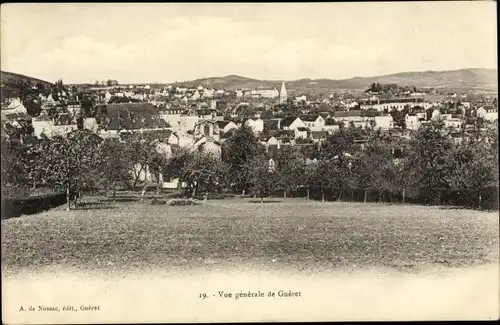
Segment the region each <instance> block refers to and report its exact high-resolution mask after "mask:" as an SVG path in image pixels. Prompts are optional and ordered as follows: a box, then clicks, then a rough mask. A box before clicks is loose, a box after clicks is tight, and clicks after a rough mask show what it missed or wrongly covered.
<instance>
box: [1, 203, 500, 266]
mask: <svg viewBox="0 0 500 325" xmlns="http://www.w3.org/2000/svg"><path fill="white" fill-rule="evenodd" d="M251 201H252V200H248V199H246V200H242V199H234V200H213V201H207V202H205V203H204V204H203V205H200V206H179V207H176V206H165V205H160V206H155V205H149V204H147V202H146V203H144V204H140V203H137V202H121V203H114V204H110V205H109V206H108V208H106V209H88V210H74V211H70V212H66V211H63V208H58V209H55V210H51V211H48V212H46V213H42V214H38V215H33V216H23V217H20V218H16V219H9V220H2V243H3V245H2V265H3V268H4V271H5V272H17V271H19V270H20V269H32V268H35V269H36V268H44V267H51V266H62V267H72V268H78V269H92V270H102V271H117V270H119V271H123V270H138V269H139V270H141V269H142V270H145V269H148V268H161V269H165V270H176V269H180V270H185V269H188V268H194V267H204V268H210V267H217V266H219V267H224V268H233V267H234V268H244V267H247V266H248V267H249V266H254V267H258V268H261V269H266V270H267V269H270V268H272V269H279V268H288V269H295V270H320V269H321V270H330V269H332V268H353V267H356V268H367V267H375V268H378V267H384V268H385V267H389V268H396V269H404V270H419V269H422V268H427V267H435V266H446V267H448V266H450V267H455V266H457V267H462V266H472V265H480V264H488V263H492V262H498V255H499V253H498V245H499V235H498V230H499V218H498V214H497V213H487V212H479V211H471V210H460V209H441V208H439V207H422V206H403V205H386V204H361V203H335V202H325V203H321V202H315V201H306V200H300V199H296V200H294V199H289V200H282V199H276V200H273V202H268V203H265V204H263V205H261V204H260V203H252V202H251Z"/></svg>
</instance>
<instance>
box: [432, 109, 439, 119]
mask: <svg viewBox="0 0 500 325" xmlns="http://www.w3.org/2000/svg"><path fill="white" fill-rule="evenodd" d="M440 119H441V112H439V109H437V108H436V109H434V110H433V111H432V116H431V120H433V121H438V120H440Z"/></svg>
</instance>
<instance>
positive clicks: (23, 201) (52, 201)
mask: <svg viewBox="0 0 500 325" xmlns="http://www.w3.org/2000/svg"><path fill="white" fill-rule="evenodd" d="M1 202H2V214H1V217H2V220H3V219H8V218H13V217H19V216H20V215H23V214H34V213H39V212H42V211H46V210H49V209H51V208H54V207H57V206H60V205H63V204H65V203H66V193H65V192H55V191H50V190H49V191H45V192H44V193H39V194H35V195H24V196H10V197H4V196H2V199H1Z"/></svg>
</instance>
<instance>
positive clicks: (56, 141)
mask: <svg viewBox="0 0 500 325" xmlns="http://www.w3.org/2000/svg"><path fill="white" fill-rule="evenodd" d="M447 132H448V131H447V130H446V128H444V127H443V125H442V124H441V123H439V122H433V123H430V124H428V125H425V126H422V127H421V129H419V130H418V132H416V133H415V134H413V135H412V137H411V138H410V139H405V138H397V140H396V139H395V138H393V137H388V136H383V135H382V134H380V132H372V133H371V134H370V136H369V137H368V139H367V140H366V141H364V142H363V143H361V141H360V133H359V131H358V130H355V129H350V128H349V129H341V130H340V131H338V132H336V133H334V134H331V135H329V136H328V138H327V139H326V140H325V141H324V142H322V143H321V144H319V145H302V146H284V147H283V148H281V149H280V150H277V151H276V155H275V156H274V157H273V158H274V159H272V160H271V159H270V157H269V153H268V152H267V151H266V149H265V147H264V146H262V145H261V144H260V143H259V142H258V140H257V139H256V138H255V136H254V135H253V133H252V131H251V130H250V129H249V128H246V127H242V128H239V129H237V130H235V131H233V132H232V133H231V135H230V136H229V138H228V139H227V140H226V141H225V142H224V143H223V145H222V154H221V156H220V157H219V156H218V155H216V154H213V153H210V152H206V151H205V150H203V147H200V148H198V150H191V149H186V148H176V147H174V148H172V149H171V150H173V152H172V154H169V153H168V152H167V151H168V148H169V147H168V146H167V145H166V144H164V143H162V142H161V141H159V140H158V139H157V138H158V137H155V136H154V135H148V134H147V133H144V134H131V135H130V136H128V137H126V138H125V139H124V141H117V140H110V139H106V140H103V139H101V138H99V137H98V136H96V135H95V134H93V133H91V132H90V131H86V130H77V131H74V132H72V133H70V134H69V135H68V136H67V137H65V138H63V137H54V138H52V139H42V140H41V141H40V142H38V143H35V144H30V145H26V144H24V145H22V144H20V143H18V142H14V141H9V140H7V139H5V138H2V189H4V188H6V187H9V186H12V185H18V186H24V187H37V186H40V185H42V186H50V187H57V188H59V189H63V190H65V191H66V193H67V200H68V208H69V207H70V205H71V204H70V203H71V202H73V204H76V199H77V198H78V197H79V195H78V193H80V192H82V191H83V190H92V189H96V188H101V189H105V190H106V193H107V192H108V190H112V191H113V193H115V190H116V188H118V187H120V186H127V187H129V188H132V189H135V188H136V187H137V185H139V184H142V185H143V188H142V193H141V198H142V197H143V196H144V193H145V191H146V187H147V186H148V185H150V184H148V182H143V181H142V177H141V174H143V173H144V172H145V171H146V170H149V172H150V173H151V174H153V175H155V176H157V177H155V178H156V185H157V190H159V189H160V187H161V179H162V177H161V176H160V175H162V176H163V178H164V179H167V180H171V179H178V180H179V184H181V183H184V184H186V186H185V187H184V191H185V195H186V196H196V195H198V194H200V193H205V192H217V191H222V190H223V189H228V190H231V191H233V192H235V193H243V194H245V193H248V194H253V195H255V196H258V197H260V198H261V199H263V198H264V197H266V196H268V195H271V194H273V193H276V192H277V191H282V192H283V195H284V196H285V197H286V196H289V195H293V194H294V193H297V192H298V191H304V192H305V194H304V195H307V197H309V195H310V194H311V195H316V194H318V195H320V196H321V199H322V200H325V195H326V193H327V192H328V193H329V194H330V195H332V196H333V197H335V198H336V199H337V200H339V201H340V200H344V199H349V198H353V197H355V196H356V195H358V198H359V194H360V193H362V194H361V195H362V199H361V200H362V201H367V197H368V196H369V194H370V193H377V200H379V201H382V200H385V201H402V202H407V201H409V200H413V201H415V200H416V201H418V202H420V203H428V204H440V203H444V202H448V201H449V200H448V199H447V197H446V195H449V193H451V192H453V193H455V194H456V192H458V191H460V192H461V193H462V195H463V194H464V193H468V194H470V195H472V196H473V199H472V201H473V204H475V205H478V204H481V200H482V197H484V195H485V194H487V193H488V192H491V191H492V190H493V191H498V168H497V167H498V165H497V162H498V139H497V128H496V127H495V128H493V129H491V130H490V131H488V132H487V133H485V134H483V135H482V136H481V137H473V138H471V139H464V141H463V142H462V143H461V144H455V143H454V142H452V141H451V139H450V137H449V135H448V133H447ZM365 136H366V135H365ZM395 148H397V149H399V151H402V152H403V153H404V154H403V155H400V156H399V157H398V158H397V159H395V158H394V157H395V156H394V149H395ZM446 193H448V194H446ZM113 197H114V194H113Z"/></svg>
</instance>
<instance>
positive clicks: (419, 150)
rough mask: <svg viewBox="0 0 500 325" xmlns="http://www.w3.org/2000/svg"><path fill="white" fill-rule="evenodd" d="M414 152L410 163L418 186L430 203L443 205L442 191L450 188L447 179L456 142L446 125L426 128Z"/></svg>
mask: <svg viewBox="0 0 500 325" xmlns="http://www.w3.org/2000/svg"><path fill="white" fill-rule="evenodd" d="M410 148H411V151H410V152H409V156H408V159H409V163H410V168H411V169H412V170H413V171H414V172H415V176H416V178H415V181H416V184H415V185H417V186H418V187H419V189H420V193H421V195H422V196H423V197H424V200H425V201H426V202H427V203H439V202H440V200H441V193H442V191H443V190H444V189H447V188H448V182H447V177H448V176H449V173H450V169H451V168H452V167H451V166H450V161H449V155H448V153H449V152H450V150H451V149H452V142H451V140H450V139H449V137H448V131H447V130H446V129H445V128H444V124H443V123H442V122H440V121H432V122H431V123H428V124H425V125H422V126H421V127H420V128H419V130H418V131H417V133H416V135H415V137H414V138H413V139H412V141H411V142H410Z"/></svg>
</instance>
